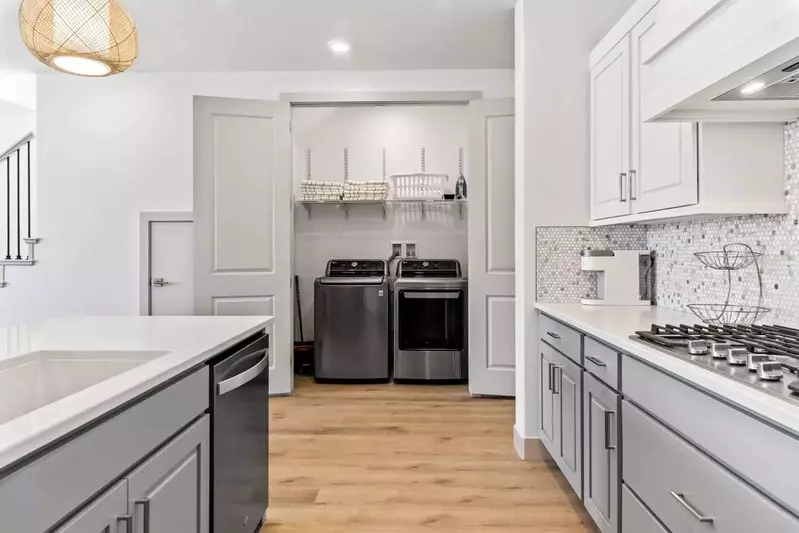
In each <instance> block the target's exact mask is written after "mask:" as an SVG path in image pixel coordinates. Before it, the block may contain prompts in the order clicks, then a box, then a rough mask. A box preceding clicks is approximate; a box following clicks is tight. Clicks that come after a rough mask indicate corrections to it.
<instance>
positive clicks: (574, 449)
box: [558, 357, 583, 495]
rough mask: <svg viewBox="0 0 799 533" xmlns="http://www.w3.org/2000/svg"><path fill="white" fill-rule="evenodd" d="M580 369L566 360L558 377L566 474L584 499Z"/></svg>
mask: <svg viewBox="0 0 799 533" xmlns="http://www.w3.org/2000/svg"><path fill="white" fill-rule="evenodd" d="M580 374H581V370H580V368H579V367H578V366H577V365H575V364H573V363H571V361H569V360H568V359H566V358H565V357H564V358H563V360H562V362H561V370H560V371H559V373H558V381H559V383H558V389H559V390H560V451H561V458H562V459H563V464H564V465H565V470H564V471H563V474H564V475H565V476H566V479H567V480H568V481H569V483H570V484H571V486H572V488H574V490H575V492H576V493H577V494H578V495H582V464H583V449H582V444H583V427H582V423H583V421H582V416H581V413H582V403H581V402H580V398H581V396H582V384H581V382H580Z"/></svg>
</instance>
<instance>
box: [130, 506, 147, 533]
mask: <svg viewBox="0 0 799 533" xmlns="http://www.w3.org/2000/svg"><path fill="white" fill-rule="evenodd" d="M133 504H134V505H136V506H139V505H141V506H142V507H143V508H144V514H143V516H142V530H143V531H144V533H150V498H142V499H141V500H136V501H135V502H133Z"/></svg>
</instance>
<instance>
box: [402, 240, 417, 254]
mask: <svg viewBox="0 0 799 533" xmlns="http://www.w3.org/2000/svg"><path fill="white" fill-rule="evenodd" d="M405 257H416V243H415V242H406V243H405Z"/></svg>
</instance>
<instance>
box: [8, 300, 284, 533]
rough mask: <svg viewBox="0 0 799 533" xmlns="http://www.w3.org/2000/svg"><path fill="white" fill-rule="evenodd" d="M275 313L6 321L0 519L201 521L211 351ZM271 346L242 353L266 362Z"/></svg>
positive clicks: (47, 525) (119, 524)
mask: <svg viewBox="0 0 799 533" xmlns="http://www.w3.org/2000/svg"><path fill="white" fill-rule="evenodd" d="M272 322H273V318H272V317H266V316H260V317H258V316H253V317H102V318H69V319H54V320H47V321H42V322H36V323H30V324H22V325H18V326H9V327H6V328H2V329H0V531H14V532H20V533H22V532H31V533H39V532H42V531H49V530H50V529H51V528H55V529H54V530H55V531H58V532H63V533H73V532H74V533H78V532H80V533H86V532H94V531H98V532H99V531H105V530H106V528H108V530H110V531H120V532H122V531H125V532H127V531H134V530H135V531H139V530H140V528H141V527H142V526H141V525H140V524H138V523H136V522H137V521H140V520H141V521H145V522H146V524H145V525H146V526H152V527H149V530H150V531H151V532H153V533H155V532H156V531H159V530H171V531H192V532H193V531H197V532H207V531H209V530H210V509H211V506H210V504H209V494H210V493H211V488H210V482H209V478H210V472H211V471H212V467H213V465H212V464H210V463H211V457H212V451H211V448H210V443H211V421H212V414H213V413H212V403H213V397H212V396H213V395H212V392H213V391H212V386H213V385H212V378H213V374H214V372H213V367H209V366H208V365H207V363H208V362H209V361H211V360H213V359H214V358H218V356H220V354H227V353H232V352H237V351H240V350H242V349H243V348H244V347H245V345H247V344H248V343H250V342H251V340H252V339H254V338H260V339H261V340H260V343H261V344H260V346H265V345H266V344H267V343H268V338H267V337H265V336H264V330H265V328H266V327H267V326H269V325H270V324H271V323H272ZM266 353H267V350H266V349H261V350H260V353H255V352H253V353H251V354H248V355H251V356H252V357H253V358H254V357H255V356H258V357H259V358H260V359H261V361H259V363H258V365H257V366H258V367H259V368H261V369H262V368H264V367H265V366H266V365H265V364H263V362H264V361H266V362H268V360H267V358H266ZM246 364H248V365H249V362H247V363H246ZM239 366H242V365H239ZM242 370H243V368H238V371H237V372H238V373H240V374H242V375H243V374H246V373H247V371H246V370H245V371H243V372H242ZM248 370H249V372H250V373H252V370H251V369H248ZM235 377H236V378H237V379H238V381H240V382H241V383H237V384H236V385H241V384H243V383H244V382H245V381H244V380H242V379H241V377H240V376H238V375H237V376H235ZM264 379H266V378H264ZM220 384H221V383H220ZM236 385H228V388H230V389H232V388H233V387H234V386H236ZM231 396H232V395H231ZM264 418H265V419H264V420H263V428H264V430H265V429H266V427H267V424H268V420H267V419H266V417H264ZM264 462H265V458H264ZM263 484H264V485H265V484H266V479H264V480H263ZM264 494H265V489H264ZM264 505H265V503H264ZM181 506H183V508H185V510H186V511H187V512H185V513H183V514H181V512H180V511H181ZM260 518H261V517H253V521H252V522H251V523H250V524H249V526H248V527H249V530H250V531H252V529H254V528H255V526H256V524H257V522H258V521H259V520H260ZM245 525H247V524H245ZM243 530H247V529H246V528H245V529H243Z"/></svg>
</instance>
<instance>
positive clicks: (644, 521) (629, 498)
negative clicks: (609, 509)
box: [621, 484, 669, 533]
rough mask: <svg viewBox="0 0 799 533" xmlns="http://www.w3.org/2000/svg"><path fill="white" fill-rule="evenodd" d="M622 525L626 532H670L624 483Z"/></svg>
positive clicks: (622, 490) (622, 491)
mask: <svg viewBox="0 0 799 533" xmlns="http://www.w3.org/2000/svg"><path fill="white" fill-rule="evenodd" d="M621 527H622V529H623V530H624V532H625V533H669V531H668V530H667V529H666V528H665V527H663V525H662V524H661V523H660V522H659V521H658V519H657V518H655V516H654V515H653V514H652V513H650V512H649V510H648V509H647V508H646V507H645V506H644V504H643V503H641V500H639V499H638V497H637V496H636V495H635V494H633V492H632V491H631V490H630V487H628V486H627V485H624V484H622V489H621Z"/></svg>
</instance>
